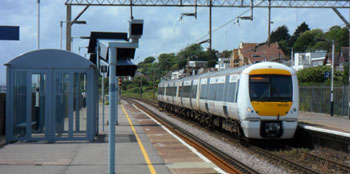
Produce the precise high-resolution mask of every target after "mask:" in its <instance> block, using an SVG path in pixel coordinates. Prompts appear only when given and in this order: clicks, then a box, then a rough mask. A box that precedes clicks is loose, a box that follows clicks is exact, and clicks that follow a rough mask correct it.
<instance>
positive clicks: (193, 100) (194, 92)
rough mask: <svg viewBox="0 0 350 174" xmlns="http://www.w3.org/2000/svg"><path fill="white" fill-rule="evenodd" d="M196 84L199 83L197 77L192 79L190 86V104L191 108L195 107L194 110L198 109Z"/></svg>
mask: <svg viewBox="0 0 350 174" xmlns="http://www.w3.org/2000/svg"><path fill="white" fill-rule="evenodd" d="M198 84H199V79H196V80H193V82H192V87H191V106H192V108H193V109H196V110H197V109H198V105H197V95H198V91H197V89H198Z"/></svg>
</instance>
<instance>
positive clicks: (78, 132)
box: [73, 72, 88, 137]
mask: <svg viewBox="0 0 350 174" xmlns="http://www.w3.org/2000/svg"><path fill="white" fill-rule="evenodd" d="M86 84H87V74H86V73H78V72H75V73H74V85H73V91H74V97H73V105H74V111H73V136H74V137H86V130H87V125H88V124H87V120H88V119H87V107H86V100H87V95H86V94H87V88H86Z"/></svg>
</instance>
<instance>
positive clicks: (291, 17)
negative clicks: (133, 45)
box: [0, 0, 349, 85]
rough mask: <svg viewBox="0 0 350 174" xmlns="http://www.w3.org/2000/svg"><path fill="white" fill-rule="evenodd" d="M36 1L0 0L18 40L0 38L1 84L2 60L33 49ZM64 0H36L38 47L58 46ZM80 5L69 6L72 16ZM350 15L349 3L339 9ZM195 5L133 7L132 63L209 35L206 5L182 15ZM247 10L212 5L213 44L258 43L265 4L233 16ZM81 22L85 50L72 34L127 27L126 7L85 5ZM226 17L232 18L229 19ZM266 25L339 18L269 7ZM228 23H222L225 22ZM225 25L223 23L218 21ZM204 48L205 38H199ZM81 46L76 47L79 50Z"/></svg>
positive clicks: (326, 12)
mask: <svg viewBox="0 0 350 174" xmlns="http://www.w3.org/2000/svg"><path fill="white" fill-rule="evenodd" d="M36 2H37V1H36V0H0V26H19V27H20V40H19V41H2V40H0V85H5V84H6V66H4V64H6V63H7V62H9V61H10V60H12V59H13V58H15V57H17V56H19V55H21V54H23V53H26V52H28V51H32V50H35V49H37V3H36ZM64 3H65V0H41V3H40V49H48V48H50V49H51V48H53V49H59V48H60V45H59V43H60V21H64V20H65V19H66V6H65V5H64ZM82 9H83V7H77V6H73V7H72V19H74V18H75V16H77V15H78V13H79V12H80V11H81V10H82ZM339 11H340V12H341V13H342V14H343V16H345V18H346V19H347V20H349V9H339ZM192 12H194V8H187V7H186V8H184V7H183V8H179V7H133V16H134V18H135V19H143V20H144V30H143V36H142V37H141V39H140V41H139V48H138V49H137V50H136V55H135V59H134V63H138V62H140V61H143V59H144V58H146V57H149V56H154V57H157V56H158V55H159V54H161V53H170V52H174V53H177V52H179V51H180V50H181V49H183V48H185V47H186V46H189V45H191V44H193V43H197V42H199V41H202V40H206V39H208V38H209V36H206V35H207V34H208V30H209V8H204V7H203V8H198V16H197V19H195V18H194V17H183V18H182V19H180V16H181V13H192ZM242 14H244V15H243V16H249V15H250V11H249V9H248V8H213V10H212V28H213V30H216V29H217V28H219V29H218V30H216V31H215V32H214V33H213V35H212V37H213V38H212V40H213V43H212V47H213V49H216V50H219V51H223V50H232V49H234V48H237V47H238V46H239V43H240V42H249V43H261V42H265V41H266V39H267V19H268V10H267V9H265V8H257V9H254V20H253V21H247V20H245V21H243V20H240V21H237V19H236V18H237V16H240V15H242ZM79 20H84V21H86V22H87V24H86V25H82V24H74V25H73V26H72V36H73V52H75V53H77V54H80V55H82V56H85V55H86V56H87V57H88V55H87V54H86V53H87V49H85V48H84V47H87V46H88V40H83V39H78V38H75V37H80V36H89V35H90V32H91V31H104V32H127V31H128V21H129V20H130V7H89V8H88V10H87V11H86V12H85V13H84V14H83V15H82V16H81V17H80V18H79ZM229 21H231V22H229ZM271 21H273V24H272V25H271V31H273V30H275V29H276V28H277V27H279V26H281V25H286V26H287V27H288V29H289V34H290V35H292V34H293V32H294V31H295V29H296V28H297V26H299V25H300V24H301V23H302V22H306V23H307V24H308V25H309V28H311V29H315V28H319V29H322V30H324V31H327V29H329V28H330V27H332V26H334V25H340V26H344V23H343V22H342V21H341V20H340V18H339V17H338V16H337V15H336V14H335V13H334V11H333V10H332V9H293V8H290V9H287V8H284V9H272V10H271ZM224 24H227V25H224ZM63 25H64V26H63V30H62V31H63V49H65V24H63ZM223 25H224V26H223ZM202 46H203V47H204V48H208V46H209V44H207V43H205V44H202ZM79 48H80V52H79Z"/></svg>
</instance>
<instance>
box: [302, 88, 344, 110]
mask: <svg viewBox="0 0 350 174" xmlns="http://www.w3.org/2000/svg"><path fill="white" fill-rule="evenodd" d="M333 91H334V92H333V101H334V110H333V112H334V115H348V104H347V103H348V91H349V89H348V88H347V86H342V87H334V89H333ZM330 94H331V87H329V86H299V102H300V104H299V107H300V110H302V111H307V112H318V113H330V97H331V96H330Z"/></svg>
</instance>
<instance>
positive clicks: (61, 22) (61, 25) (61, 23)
mask: <svg viewBox="0 0 350 174" xmlns="http://www.w3.org/2000/svg"><path fill="white" fill-rule="evenodd" d="M62 27H63V21H60V50H62Z"/></svg>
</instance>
